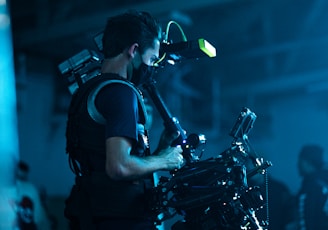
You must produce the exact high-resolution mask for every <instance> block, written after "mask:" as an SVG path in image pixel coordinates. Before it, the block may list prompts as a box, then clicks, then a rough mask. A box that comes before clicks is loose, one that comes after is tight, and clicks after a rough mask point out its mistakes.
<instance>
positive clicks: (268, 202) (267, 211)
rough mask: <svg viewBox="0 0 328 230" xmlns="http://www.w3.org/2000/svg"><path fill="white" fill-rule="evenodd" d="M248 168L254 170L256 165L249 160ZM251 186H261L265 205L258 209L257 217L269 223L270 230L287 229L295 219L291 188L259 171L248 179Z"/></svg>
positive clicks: (261, 221) (268, 173)
mask: <svg viewBox="0 0 328 230" xmlns="http://www.w3.org/2000/svg"><path fill="white" fill-rule="evenodd" d="M246 167H247V170H252V169H253V168H254V165H253V164H252V162H251V161H250V160H249V161H247V163H246ZM248 184H249V186H251V187H253V186H259V187H260V190H259V191H260V192H261V195H262V196H263V200H264V201H265V205H264V207H263V208H261V209H259V210H257V211H256V217H257V219H258V220H259V222H260V223H264V226H265V225H268V227H267V228H265V229H268V230H287V226H288V224H289V223H290V222H291V221H292V219H293V202H292V201H293V196H292V194H291V192H290V191H289V188H288V187H287V185H286V184H284V183H283V182H281V181H279V180H277V179H275V178H274V177H272V176H271V175H270V171H269V170H268V171H267V172H266V173H265V174H261V173H257V174H255V175H254V176H252V177H250V178H249V179H248Z"/></svg>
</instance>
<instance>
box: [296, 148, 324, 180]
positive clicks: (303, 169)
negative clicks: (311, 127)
mask: <svg viewBox="0 0 328 230" xmlns="http://www.w3.org/2000/svg"><path fill="white" fill-rule="evenodd" d="M323 152H324V150H323V148H322V147H321V146H319V145H315V144H310V145H305V146H303V147H302V149H301V151H300V153H299V157H298V169H299V173H300V175H301V176H305V175H309V174H312V173H314V172H316V171H320V170H321V169H322V167H323V164H324V159H323Z"/></svg>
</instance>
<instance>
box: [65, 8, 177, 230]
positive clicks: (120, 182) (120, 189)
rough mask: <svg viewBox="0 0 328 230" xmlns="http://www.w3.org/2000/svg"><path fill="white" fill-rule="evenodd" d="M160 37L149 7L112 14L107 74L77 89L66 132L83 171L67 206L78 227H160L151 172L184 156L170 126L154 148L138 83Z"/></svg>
mask: <svg viewBox="0 0 328 230" xmlns="http://www.w3.org/2000/svg"><path fill="white" fill-rule="evenodd" d="M160 40H161V29H160V27H159V25H158V24H157V22H156V21H155V20H154V19H153V18H152V17H151V16H150V15H149V14H148V13H145V12H127V13H124V14H121V15H118V16H114V17H112V18H110V19H109V20H108V22H107V25H106V28H105V31H104V35H103V54H104V61H103V64H102V69H101V74H100V75H99V76H96V77H94V78H92V79H91V80H89V81H88V82H86V83H85V84H84V85H82V86H81V87H80V89H79V90H78V91H77V93H75V94H74V95H73V98H72V102H71V106H70V110H69V116H68V123H67V130H66V137H67V152H68V153H69V157H70V163H71V165H72V168H73V170H74V171H75V173H76V175H77V176H76V184H75V185H74V186H73V189H72V192H71V194H70V197H69V198H68V199H67V201H66V209H65V215H66V216H67V217H68V218H69V219H70V220H71V227H72V229H88V230H92V229H130V230H131V229H155V227H154V224H153V221H152V219H151V218H150V216H151V213H150V209H149V208H148V207H147V202H149V199H150V197H149V198H147V197H146V195H145V193H146V192H147V189H149V188H151V187H152V186H153V185H152V173H154V172H156V171H159V170H168V171H170V170H173V169H176V168H179V167H181V165H182V164H183V156H182V149H181V147H179V146H177V147H171V146H170V145H171V143H172V141H173V140H174V139H176V138H177V137H178V135H179V134H178V133H169V132H168V131H166V130H164V132H163V134H162V136H161V138H160V141H159V145H158V148H157V149H156V150H155V152H154V153H153V154H150V150H149V143H148V139H147V130H145V127H147V124H146V123H147V114H146V109H145V105H144V101H143V97H142V94H141V93H140V91H139V90H138V88H137V87H136V86H138V85H140V84H142V83H143V82H144V81H145V80H147V79H148V78H149V77H151V74H152V72H153V68H154V67H153V66H154V64H155V62H156V61H157V60H158V56H159V48H160ZM147 199H148V200H147Z"/></svg>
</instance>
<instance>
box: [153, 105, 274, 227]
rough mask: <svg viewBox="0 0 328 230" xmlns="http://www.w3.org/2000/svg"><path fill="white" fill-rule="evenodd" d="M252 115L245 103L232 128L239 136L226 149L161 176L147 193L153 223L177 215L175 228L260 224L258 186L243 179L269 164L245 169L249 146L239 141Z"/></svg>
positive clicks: (246, 131)
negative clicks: (167, 175) (169, 175)
mask: <svg viewBox="0 0 328 230" xmlns="http://www.w3.org/2000/svg"><path fill="white" fill-rule="evenodd" d="M255 118H256V116H255V114H254V113H252V112H251V111H250V110H249V109H247V108H243V109H242V111H241V113H240V116H239V118H238V119H237V121H236V124H235V125H234V128H233V129H232V131H231V132H232V133H236V132H235V130H239V131H240V132H239V133H240V134H243V135H237V136H234V140H233V142H232V144H231V146H230V148H228V149H227V150H225V151H224V152H222V153H221V154H219V155H218V156H217V157H213V158H209V159H206V160H198V161H193V162H189V163H188V164H186V165H185V166H184V167H183V168H181V169H179V170H176V171H175V172H174V173H173V174H172V175H171V177H160V180H159V183H158V185H157V186H156V187H155V188H153V190H152V191H151V192H150V194H149V196H151V198H152V203H151V207H152V211H153V212H154V214H155V215H154V219H155V220H156V221H157V223H161V222H162V221H165V220H167V219H170V218H172V217H173V216H175V215H180V216H182V217H183V222H177V223H176V225H175V226H176V229H198V230H212V229H213V230H214V229H225V230H236V229H253V230H255V229H256V230H258V229H264V224H263V225H262V224H261V223H259V221H258V219H257V217H256V214H255V212H256V211H257V210H259V209H261V208H263V206H264V205H265V201H264V200H263V197H262V195H261V193H260V188H259V187H250V186H248V182H247V181H248V178H249V177H251V176H253V175H255V174H257V173H263V171H265V170H266V168H268V167H269V166H271V163H270V162H265V163H262V164H257V165H256V166H255V167H254V169H252V170H250V171H249V172H247V170H246V166H245V162H246V161H247V160H248V159H250V158H251V157H252V156H251V155H250V153H249V152H247V151H248V150H249V149H250V148H249V146H248V142H244V141H239V139H242V140H244V139H245V136H247V133H248V132H249V131H250V129H251V128H252V126H253V123H254V121H255ZM246 123H247V124H246ZM250 124H251V125H250ZM159 217H160V218H159ZM177 226H178V227H177Z"/></svg>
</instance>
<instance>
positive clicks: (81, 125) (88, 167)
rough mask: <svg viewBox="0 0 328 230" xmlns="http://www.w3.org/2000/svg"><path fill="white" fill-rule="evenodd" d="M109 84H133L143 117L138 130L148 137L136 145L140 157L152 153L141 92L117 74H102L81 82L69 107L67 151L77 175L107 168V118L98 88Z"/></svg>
mask: <svg viewBox="0 0 328 230" xmlns="http://www.w3.org/2000/svg"><path fill="white" fill-rule="evenodd" d="M109 84H124V85H127V86H128V87H131V89H133V91H134V92H135V93H136V95H137V98H138V107H139V119H140V124H138V131H139V133H140V135H144V136H146V138H144V137H143V138H141V137H140V138H138V144H137V146H136V148H137V149H139V155H140V156H142V155H144V154H150V153H149V145H148V143H145V142H144V140H147V139H148V137H147V133H145V130H144V126H145V125H146V121H147V113H146V109H145V104H144V100H143V96H142V93H141V92H140V90H138V89H137V88H136V87H135V86H134V85H133V84H132V83H130V82H128V81H127V80H125V79H123V78H120V77H118V76H117V75H114V74H110V75H109V76H108V75H100V76H97V77H95V78H93V79H90V80H89V81H88V82H86V83H85V84H84V85H82V87H81V88H80V89H79V90H78V91H77V92H76V93H75V94H74V95H73V98H72V101H71V104H70V107H69V112H68V121H67V127H66V140H67V141H66V152H67V153H68V154H69V157H70V158H71V160H70V163H71V168H72V170H73V172H75V173H76V174H81V173H88V172H90V171H103V170H104V167H105V166H104V165H105V164H104V160H105V157H106V156H105V154H106V149H105V141H104V137H105V124H106V120H105V119H104V117H103V116H102V115H101V114H100V113H99V111H98V110H97V108H96V105H95V99H96V96H97V94H98V93H99V91H100V90H101V89H102V88H104V87H105V86H107V85H109ZM76 161H77V162H78V164H79V165H80V166H79V167H77V162H76ZM72 166H73V167H72ZM78 168H80V169H78ZM77 171H78V172H77Z"/></svg>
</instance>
